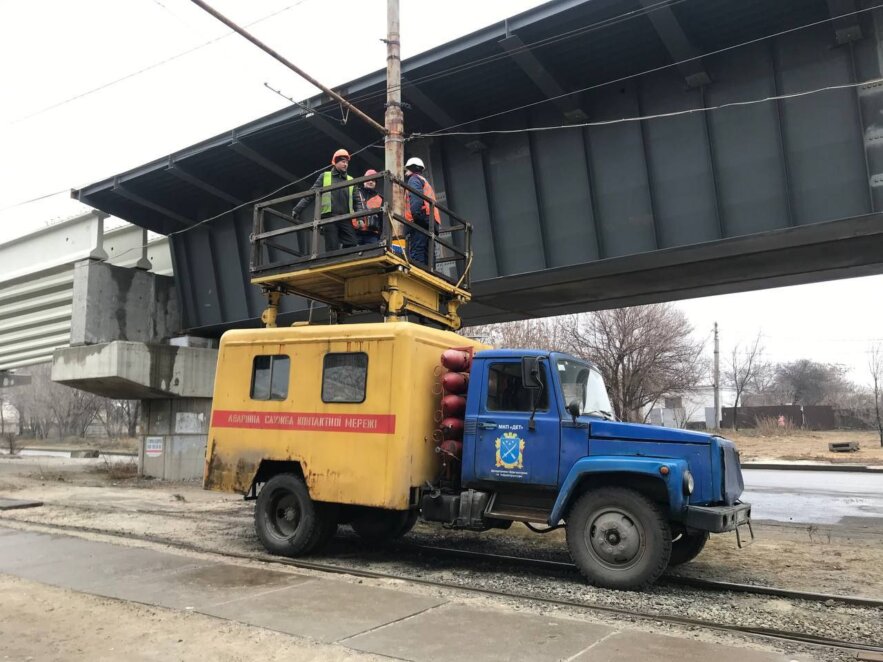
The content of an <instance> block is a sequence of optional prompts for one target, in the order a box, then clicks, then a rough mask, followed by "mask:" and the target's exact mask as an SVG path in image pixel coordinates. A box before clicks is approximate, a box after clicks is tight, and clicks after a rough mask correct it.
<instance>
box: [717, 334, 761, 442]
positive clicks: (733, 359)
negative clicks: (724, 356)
mask: <svg viewBox="0 0 883 662" xmlns="http://www.w3.org/2000/svg"><path fill="white" fill-rule="evenodd" d="M761 337H762V334H761V332H760V331H758V332H757V336H756V337H755V338H754V341H753V342H750V343H748V344H747V345H745V347H740V346H739V345H738V344H736V345H734V346H733V352H732V354H731V355H730V361H729V364H728V365H727V366H726V367H725V368H724V379H725V380H726V381H727V383H728V384H730V386H732V387H733V390H734V391H735V392H736V397H735V399H734V400H733V429H734V430H735V429H736V421H737V419H738V418H739V416H738V412H739V402H740V401H741V399H742V394H743V393H744V392H745V389H746V388H747V387H748V386H749V385H752V384H754V383H755V382H756V381H757V379H758V377H759V376H761V375H765V373H766V372H767V367H766V366H767V364H766V362H765V361H764V360H763V344H761Z"/></svg>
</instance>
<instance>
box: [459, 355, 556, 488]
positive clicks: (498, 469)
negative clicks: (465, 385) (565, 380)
mask: <svg viewBox="0 0 883 662" xmlns="http://www.w3.org/2000/svg"><path fill="white" fill-rule="evenodd" d="M549 377H550V375H549V366H548V361H541V362H540V379H541V381H542V382H543V385H544V388H543V389H541V390H538V389H528V388H524V385H523V383H522V380H521V361H520V360H519V359H517V358H513V359H500V360H498V361H491V362H490V363H489V365H488V368H487V371H486V372H485V374H484V376H483V379H484V380H485V383H484V384H483V385H482V386H483V388H482V389H481V394H482V395H481V402H480V404H479V408H478V420H477V431H476V432H477V435H476V436H477V443H476V445H475V476H476V478H478V479H480V480H487V481H499V482H507V483H523V484H528V485H556V484H557V482H558V464H559V458H558V456H559V452H560V443H561V421H560V417H559V415H558V407H557V405H556V404H555V402H556V401H555V397H556V396H555V393H554V390H553V389H552V388H551V384H552V382H551V381H550V379H549ZM533 397H537V398H538V403H537V411H536V415H535V416H534V424H535V429H534V430H530V415H531V409H532V406H533V401H532V398H533Z"/></svg>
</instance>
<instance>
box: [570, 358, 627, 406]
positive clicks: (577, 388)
mask: <svg viewBox="0 0 883 662" xmlns="http://www.w3.org/2000/svg"><path fill="white" fill-rule="evenodd" d="M558 381H559V382H561V392H562V394H563V396H564V404H565V405H569V404H570V403H571V402H577V403H578V404H579V410H580V412H581V413H583V414H595V415H604V417H605V418H611V419H612V418H613V414H612V413H611V412H612V409H611V407H610V398H608V397H607V389H606V388H605V387H604V379H603V378H602V377H601V374H600V373H599V372H598V371H597V370H594V369H592V368H591V367H589V366H588V365H586V364H585V363H580V362H578V361H569V360H567V359H559V360H558Z"/></svg>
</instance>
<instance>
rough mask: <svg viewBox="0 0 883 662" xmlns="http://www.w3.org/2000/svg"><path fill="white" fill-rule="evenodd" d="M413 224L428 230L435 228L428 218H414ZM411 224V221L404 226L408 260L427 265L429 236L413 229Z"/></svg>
mask: <svg viewBox="0 0 883 662" xmlns="http://www.w3.org/2000/svg"><path fill="white" fill-rule="evenodd" d="M413 224H414V225H419V226H420V227H421V228H423V229H424V230H429V231H430V232H432V231H433V230H434V229H435V227H434V226H435V224H434V223H432V224H431V223H430V222H429V220H428V219H419V218H415V219H414V221H413ZM411 225H412V223H408V224H407V226H406V230H407V237H408V260H410V261H411V262H416V263H418V264H424V265H426V266H429V236H427V235H425V234H423V233H422V232H420V231H419V230H414V229H413V228H412V227H411Z"/></svg>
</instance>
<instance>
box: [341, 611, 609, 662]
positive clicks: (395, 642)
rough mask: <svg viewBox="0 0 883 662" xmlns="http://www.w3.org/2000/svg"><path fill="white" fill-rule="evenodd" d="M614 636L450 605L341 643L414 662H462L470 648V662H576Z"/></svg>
mask: <svg viewBox="0 0 883 662" xmlns="http://www.w3.org/2000/svg"><path fill="white" fill-rule="evenodd" d="M615 633H616V630H614V629H613V628H609V627H606V626H603V625H591V624H587V623H583V622H580V621H572V620H567V619H563V618H555V617H552V616H539V615H536V614H518V613H512V612H505V611H494V610H486V609H475V608H473V607H463V606H458V605H453V604H448V605H445V606H443V607H439V608H437V609H432V610H429V611H426V612H423V613H422V614H418V615H416V616H414V617H412V618H407V619H403V620H400V621H398V622H396V623H392V624H390V625H387V626H385V627H380V628H377V629H375V630H373V631H372V632H368V633H365V634H362V635H358V636H355V637H352V638H350V639H347V640H345V641H342V642H341V643H343V644H345V645H346V646H349V647H350V648H355V649H356V650H360V651H364V652H366V653H377V654H380V655H388V656H391V657H397V658H401V659H403V660H414V661H423V660H433V661H435V662H460V661H461V660H462V659H463V649H464V647H468V650H469V658H470V659H472V660H482V662H508V661H509V660H525V659H529V660H531V661H532V662H544V661H545V660H549V661H550V662H551V661H552V660H569V659H572V658H573V657H574V656H575V655H579V654H580V653H581V652H582V651H584V650H586V649H587V648H588V647H590V646H591V645H592V644H595V643H597V642H598V641H600V640H602V639H604V638H605V637H607V636H609V635H612V634H615ZM593 659H594V658H593Z"/></svg>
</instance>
